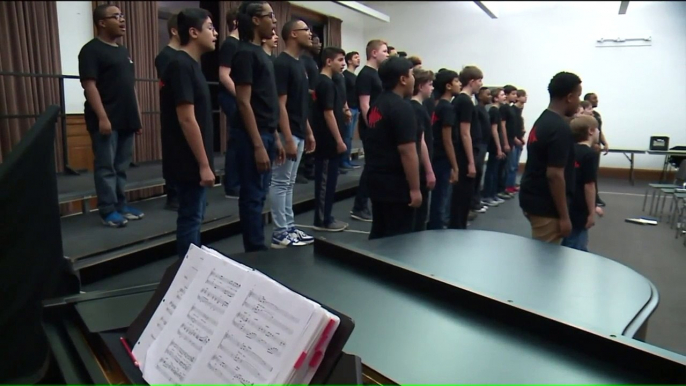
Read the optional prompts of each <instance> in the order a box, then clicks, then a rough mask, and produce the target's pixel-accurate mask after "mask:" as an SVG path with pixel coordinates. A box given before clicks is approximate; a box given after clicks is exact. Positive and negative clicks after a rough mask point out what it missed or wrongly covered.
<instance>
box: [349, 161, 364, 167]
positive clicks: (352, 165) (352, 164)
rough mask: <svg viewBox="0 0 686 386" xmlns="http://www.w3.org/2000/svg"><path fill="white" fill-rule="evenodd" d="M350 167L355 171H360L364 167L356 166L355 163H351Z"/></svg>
mask: <svg viewBox="0 0 686 386" xmlns="http://www.w3.org/2000/svg"><path fill="white" fill-rule="evenodd" d="M350 167H351V168H353V169H359V168H361V167H362V165H359V164H356V163H355V162H350Z"/></svg>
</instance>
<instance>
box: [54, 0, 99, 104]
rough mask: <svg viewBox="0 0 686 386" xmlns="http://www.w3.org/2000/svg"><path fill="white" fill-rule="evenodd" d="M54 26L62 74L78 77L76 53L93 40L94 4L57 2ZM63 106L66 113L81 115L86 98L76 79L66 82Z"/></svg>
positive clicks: (77, 55)
mask: <svg viewBox="0 0 686 386" xmlns="http://www.w3.org/2000/svg"><path fill="white" fill-rule="evenodd" d="M57 23H58V27H59V34H60V35H59V39H60V57H61V58H62V74H64V75H78V74H79V51H81V47H83V45H84V44H86V43H88V41H90V40H91V39H93V5H92V2H90V1H58V2H57ZM64 93H65V99H66V100H65V104H66V111H67V114H83V104H84V102H85V101H86V98H85V97H84V95H83V89H82V88H81V83H80V82H79V80H78V79H65V81H64Z"/></svg>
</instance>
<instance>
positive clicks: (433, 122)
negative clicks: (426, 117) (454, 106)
mask: <svg viewBox="0 0 686 386" xmlns="http://www.w3.org/2000/svg"><path fill="white" fill-rule="evenodd" d="M436 122H438V116H437V115H436V113H431V124H432V125H433V124H435V123H436Z"/></svg>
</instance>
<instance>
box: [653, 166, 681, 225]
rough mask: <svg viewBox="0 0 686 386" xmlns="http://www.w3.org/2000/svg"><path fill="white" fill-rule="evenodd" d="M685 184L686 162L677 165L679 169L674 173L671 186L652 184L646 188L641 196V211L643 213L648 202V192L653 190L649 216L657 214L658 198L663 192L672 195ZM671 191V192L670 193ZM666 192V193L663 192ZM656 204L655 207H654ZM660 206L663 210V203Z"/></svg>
mask: <svg viewBox="0 0 686 386" xmlns="http://www.w3.org/2000/svg"><path fill="white" fill-rule="evenodd" d="M685 182H686V160H683V161H681V164H680V165H679V169H678V170H677V172H676V176H675V178H674V182H673V183H671V184H659V183H653V184H648V187H647V188H646V193H645V195H644V196H643V211H644V212H645V210H646V202H647V201H648V193H649V192H650V190H651V189H652V190H653V195H652V196H651V198H650V212H649V213H650V214H653V213H657V209H658V207H659V202H660V197H661V196H662V193H663V192H664V193H665V194H670V193H674V191H675V190H676V189H677V188H682V187H683V184H684V183H685ZM670 189H671V191H670ZM665 190H667V191H665ZM656 195H657V196H658V197H657V200H655V196H656ZM654 204H656V205H654ZM662 206H663V208H664V201H663V203H662Z"/></svg>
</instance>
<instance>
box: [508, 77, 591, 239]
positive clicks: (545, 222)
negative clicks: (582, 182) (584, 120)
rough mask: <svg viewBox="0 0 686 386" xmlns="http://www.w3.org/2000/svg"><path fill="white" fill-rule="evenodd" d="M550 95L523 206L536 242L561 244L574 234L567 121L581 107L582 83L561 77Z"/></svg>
mask: <svg viewBox="0 0 686 386" xmlns="http://www.w3.org/2000/svg"><path fill="white" fill-rule="evenodd" d="M548 93H549V94H550V104H549V105H548V108H547V109H546V110H545V111H543V113H542V114H541V116H540V117H539V118H538V119H537V120H536V122H535V123H534V126H533V128H532V129H531V132H530V133H529V141H528V143H527V148H526V150H527V160H526V166H525V168H524V175H523V176H522V184H521V190H520V191H519V206H520V207H521V208H522V210H523V211H524V215H525V216H526V217H527V219H528V220H529V222H530V223H531V235H532V237H533V238H534V239H536V240H541V241H545V242H548V243H553V244H559V243H560V242H561V241H562V238H563V237H567V236H569V234H570V232H571V231H572V224H571V222H570V219H569V210H568V207H567V205H568V202H569V201H568V200H569V199H570V198H571V197H572V194H573V192H574V139H573V138H572V133H571V130H570V128H569V124H568V123H567V119H568V118H569V117H572V116H574V114H576V111H577V108H578V107H579V96H580V95H581V79H579V77H578V76H576V75H575V74H571V73H568V72H561V73H558V74H557V75H555V76H554V77H553V79H552V80H551V81H550V84H549V85H548Z"/></svg>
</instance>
